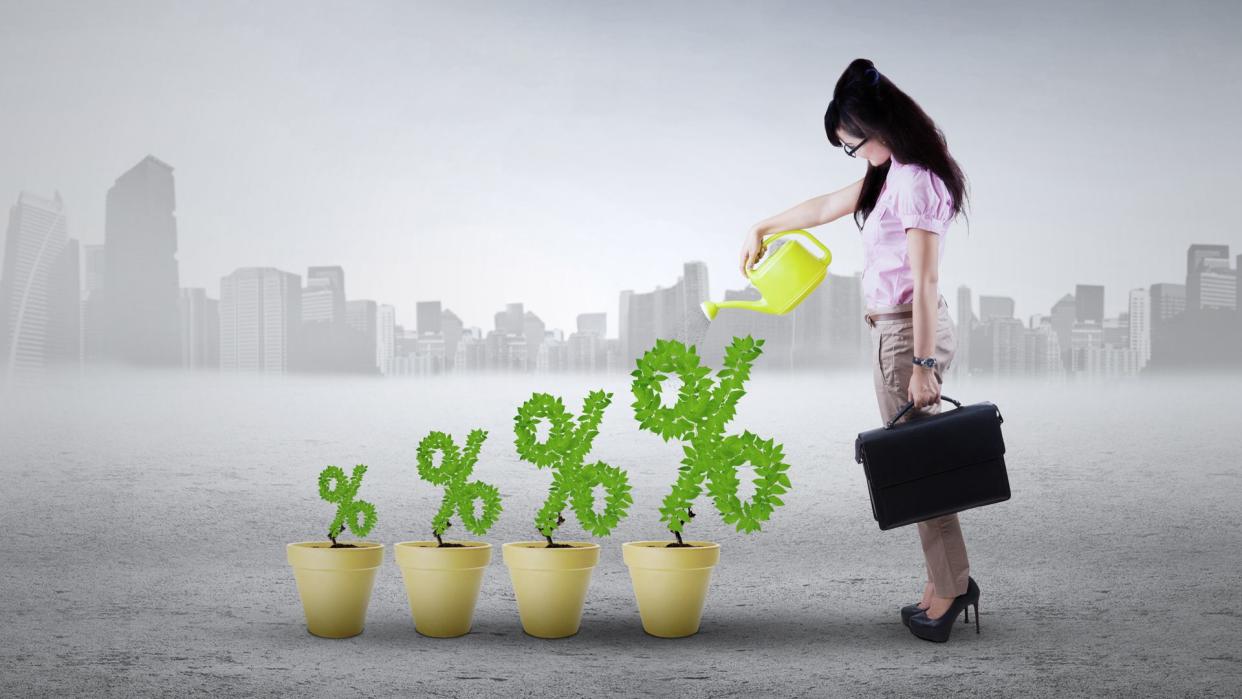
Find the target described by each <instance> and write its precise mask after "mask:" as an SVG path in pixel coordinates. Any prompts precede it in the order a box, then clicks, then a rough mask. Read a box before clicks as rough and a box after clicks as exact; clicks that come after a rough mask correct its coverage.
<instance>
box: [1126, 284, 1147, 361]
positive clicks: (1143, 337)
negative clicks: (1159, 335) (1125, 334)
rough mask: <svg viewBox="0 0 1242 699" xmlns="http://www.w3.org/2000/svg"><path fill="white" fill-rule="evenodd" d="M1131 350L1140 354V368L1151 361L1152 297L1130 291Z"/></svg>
mask: <svg viewBox="0 0 1242 699" xmlns="http://www.w3.org/2000/svg"><path fill="white" fill-rule="evenodd" d="M1130 349H1132V350H1134V351H1135V352H1137V353H1138V361H1139V366H1140V368H1141V367H1142V366H1144V365H1146V364H1147V362H1148V361H1150V360H1151V295H1150V293H1149V292H1148V291H1147V289H1130Z"/></svg>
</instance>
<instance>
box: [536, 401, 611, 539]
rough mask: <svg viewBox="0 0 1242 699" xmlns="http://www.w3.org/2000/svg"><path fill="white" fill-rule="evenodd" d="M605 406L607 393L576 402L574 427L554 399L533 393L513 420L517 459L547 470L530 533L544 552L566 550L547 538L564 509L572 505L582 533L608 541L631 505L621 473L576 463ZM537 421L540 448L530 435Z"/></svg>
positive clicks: (588, 446) (599, 464) (603, 466)
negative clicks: (548, 482)
mask: <svg viewBox="0 0 1242 699" xmlns="http://www.w3.org/2000/svg"><path fill="white" fill-rule="evenodd" d="M611 403H612V394H611V393H605V392H604V391H592V392H590V393H589V394H587V397H586V399H585V400H583V402H582V415H581V416H579V417H578V419H577V425H575V424H574V416H573V415H572V414H571V413H570V412H569V411H568V410H566V409H565V404H564V403H563V402H562V401H561V399H560V398H558V397H556V396H553V395H550V394H548V393H535V394H533V395H531V397H530V399H529V400H527V401H526V402H525V403H523V404H522V405H521V407H519V408H518V411H517V416H516V417H514V418H513V421H514V426H513V431H514V440H513V444H514V446H516V447H517V452H518V455H519V456H521V457H522V458H523V459H524V460H526V461H529V462H530V463H532V464H535V465H536V466H538V467H539V468H551V469H552V470H553V475H552V487H551V489H550V490H549V492H548V499H547V500H545V501H544V503H543V506H542V507H540V508H539V512H537V513H536V514H535V527H536V528H537V529H538V530H539V533H540V534H542V535H543V536H544V538H546V539H547V540H548V548H568V547H569V545H568V544H557V543H554V542H553V541H552V534H554V533H555V532H556V530H557V528H558V527H560V526H561V525H562V524H564V523H565V518H564V516H562V512H563V511H564V509H565V506H566V505H567V504H569V505H572V507H573V510H574V514H575V515H577V517H578V523H579V524H581V525H582V528H583V529H585V530H586V531H588V532H590V533H592V534H594V535H596V536H608V534H609V533H611V532H612V530H613V529H614V528H615V527H616V526H617V524H618V523H620V522H621V520H622V519H624V518H625V515H626V513H627V512H628V511H629V506H630V505H631V504H632V503H633V502H634V500H633V498H631V497H630V479H629V476H627V475H626V473H625V471H622V470H621V469H619V468H617V467H615V466H609V465H608V464H606V463H604V462H603V461H596V462H595V463H592V464H583V463H582V462H583V460H584V459H585V457H586V454H587V452H589V451H590V450H591V443H592V442H593V441H594V440H595V436H596V435H598V434H599V423H600V421H601V420H603V417H604V409H605V408H607V407H608V406H609V404H611ZM543 419H546V420H547V421H548V425H549V431H548V439H547V441H545V442H540V441H539V438H538V435H537V434H536V429H537V427H538V424H539V421H540V420H543ZM596 486H602V487H603V489H604V511H603V512H596V511H595V490H594V489H595V487H596Z"/></svg>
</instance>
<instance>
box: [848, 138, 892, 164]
mask: <svg viewBox="0 0 1242 699" xmlns="http://www.w3.org/2000/svg"><path fill="white" fill-rule="evenodd" d="M837 138H839V139H841V144H842V145H843V146H844V147H845V148H846V149H847V150H851V151H853V150H854V147H855V146H857V145H858V144H859V143H860V142H862V140H863V139H861V138H859V137H857V136H854V135H852V134H848V133H846V132H845V131H844V130H843V129H837ZM892 154H893V152H892V151H890V150H889V149H888V146H886V145H884V144H883V143H881V142H880V140H879V139H877V138H868V139H867V140H866V142H865V143H863V144H862V147H861V148H859V149H858V150H856V151H854V157H856V158H865V159H866V161H867V162H868V163H871V166H872V167H879V166H881V165H883V164H884V163H886V162H888V158H889V156H891V155H892Z"/></svg>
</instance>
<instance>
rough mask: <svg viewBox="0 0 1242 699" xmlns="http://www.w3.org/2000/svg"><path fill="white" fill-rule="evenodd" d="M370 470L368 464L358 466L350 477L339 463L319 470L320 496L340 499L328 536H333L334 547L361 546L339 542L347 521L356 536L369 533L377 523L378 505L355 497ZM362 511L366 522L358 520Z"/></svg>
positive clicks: (331, 499) (335, 500)
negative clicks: (334, 484)
mask: <svg viewBox="0 0 1242 699" xmlns="http://www.w3.org/2000/svg"><path fill="white" fill-rule="evenodd" d="M366 472H367V467H366V465H365V464H358V465H357V466H354V472H353V475H352V476H350V477H349V478H346V477H345V471H344V470H343V469H342V468H341V467H339V466H328V467H327V468H325V469H324V470H323V471H320V473H319V497H320V498H322V499H324V500H327V501H328V502H332V503H336V517H334V518H333V519H332V524H330V525H328V538H329V539H331V540H332V546H331V547H330V548H334V549H339V548H357V547H356V546H354V545H353V544H338V543H337V542H336V537H338V536H340V535H341V532H344V531H345V525H346V524H348V525H349V530H350V531H351V532H353V533H354V536H357V537H359V538H361V537H364V536H366V535H367V534H369V533H370V532H371V529H372V528H374V527H375V521H376V519H377V517H376V514H375V505H372V504H371V503H369V502H367V501H365V500H355V499H354V497H355V496H356V495H357V494H358V489H359V488H361V487H362V476H363V474H365V473H366ZM333 481H335V482H336V486H335V487H332V482H333ZM358 515H362V522H361V523H359V522H358Z"/></svg>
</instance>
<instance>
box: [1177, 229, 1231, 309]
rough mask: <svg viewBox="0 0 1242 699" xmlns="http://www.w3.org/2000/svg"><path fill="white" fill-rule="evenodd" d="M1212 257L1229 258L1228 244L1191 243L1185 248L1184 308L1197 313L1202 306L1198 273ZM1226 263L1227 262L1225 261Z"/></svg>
mask: <svg viewBox="0 0 1242 699" xmlns="http://www.w3.org/2000/svg"><path fill="white" fill-rule="evenodd" d="M1212 259H1224V260H1226V261H1227V260H1228V259H1229V246H1228V245H1202V244H1198V245H1191V246H1190V247H1189V248H1187V250H1186V310H1187V311H1189V312H1191V313H1197V312H1198V311H1199V309H1200V308H1202V307H1203V306H1202V303H1201V295H1200V294H1201V288H1202V287H1201V286H1200V273H1201V272H1202V270H1203V269H1204V268H1205V267H1206V266H1205V265H1204V263H1205V262H1206V261H1207V260H1212ZM1226 264H1228V262H1226Z"/></svg>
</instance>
